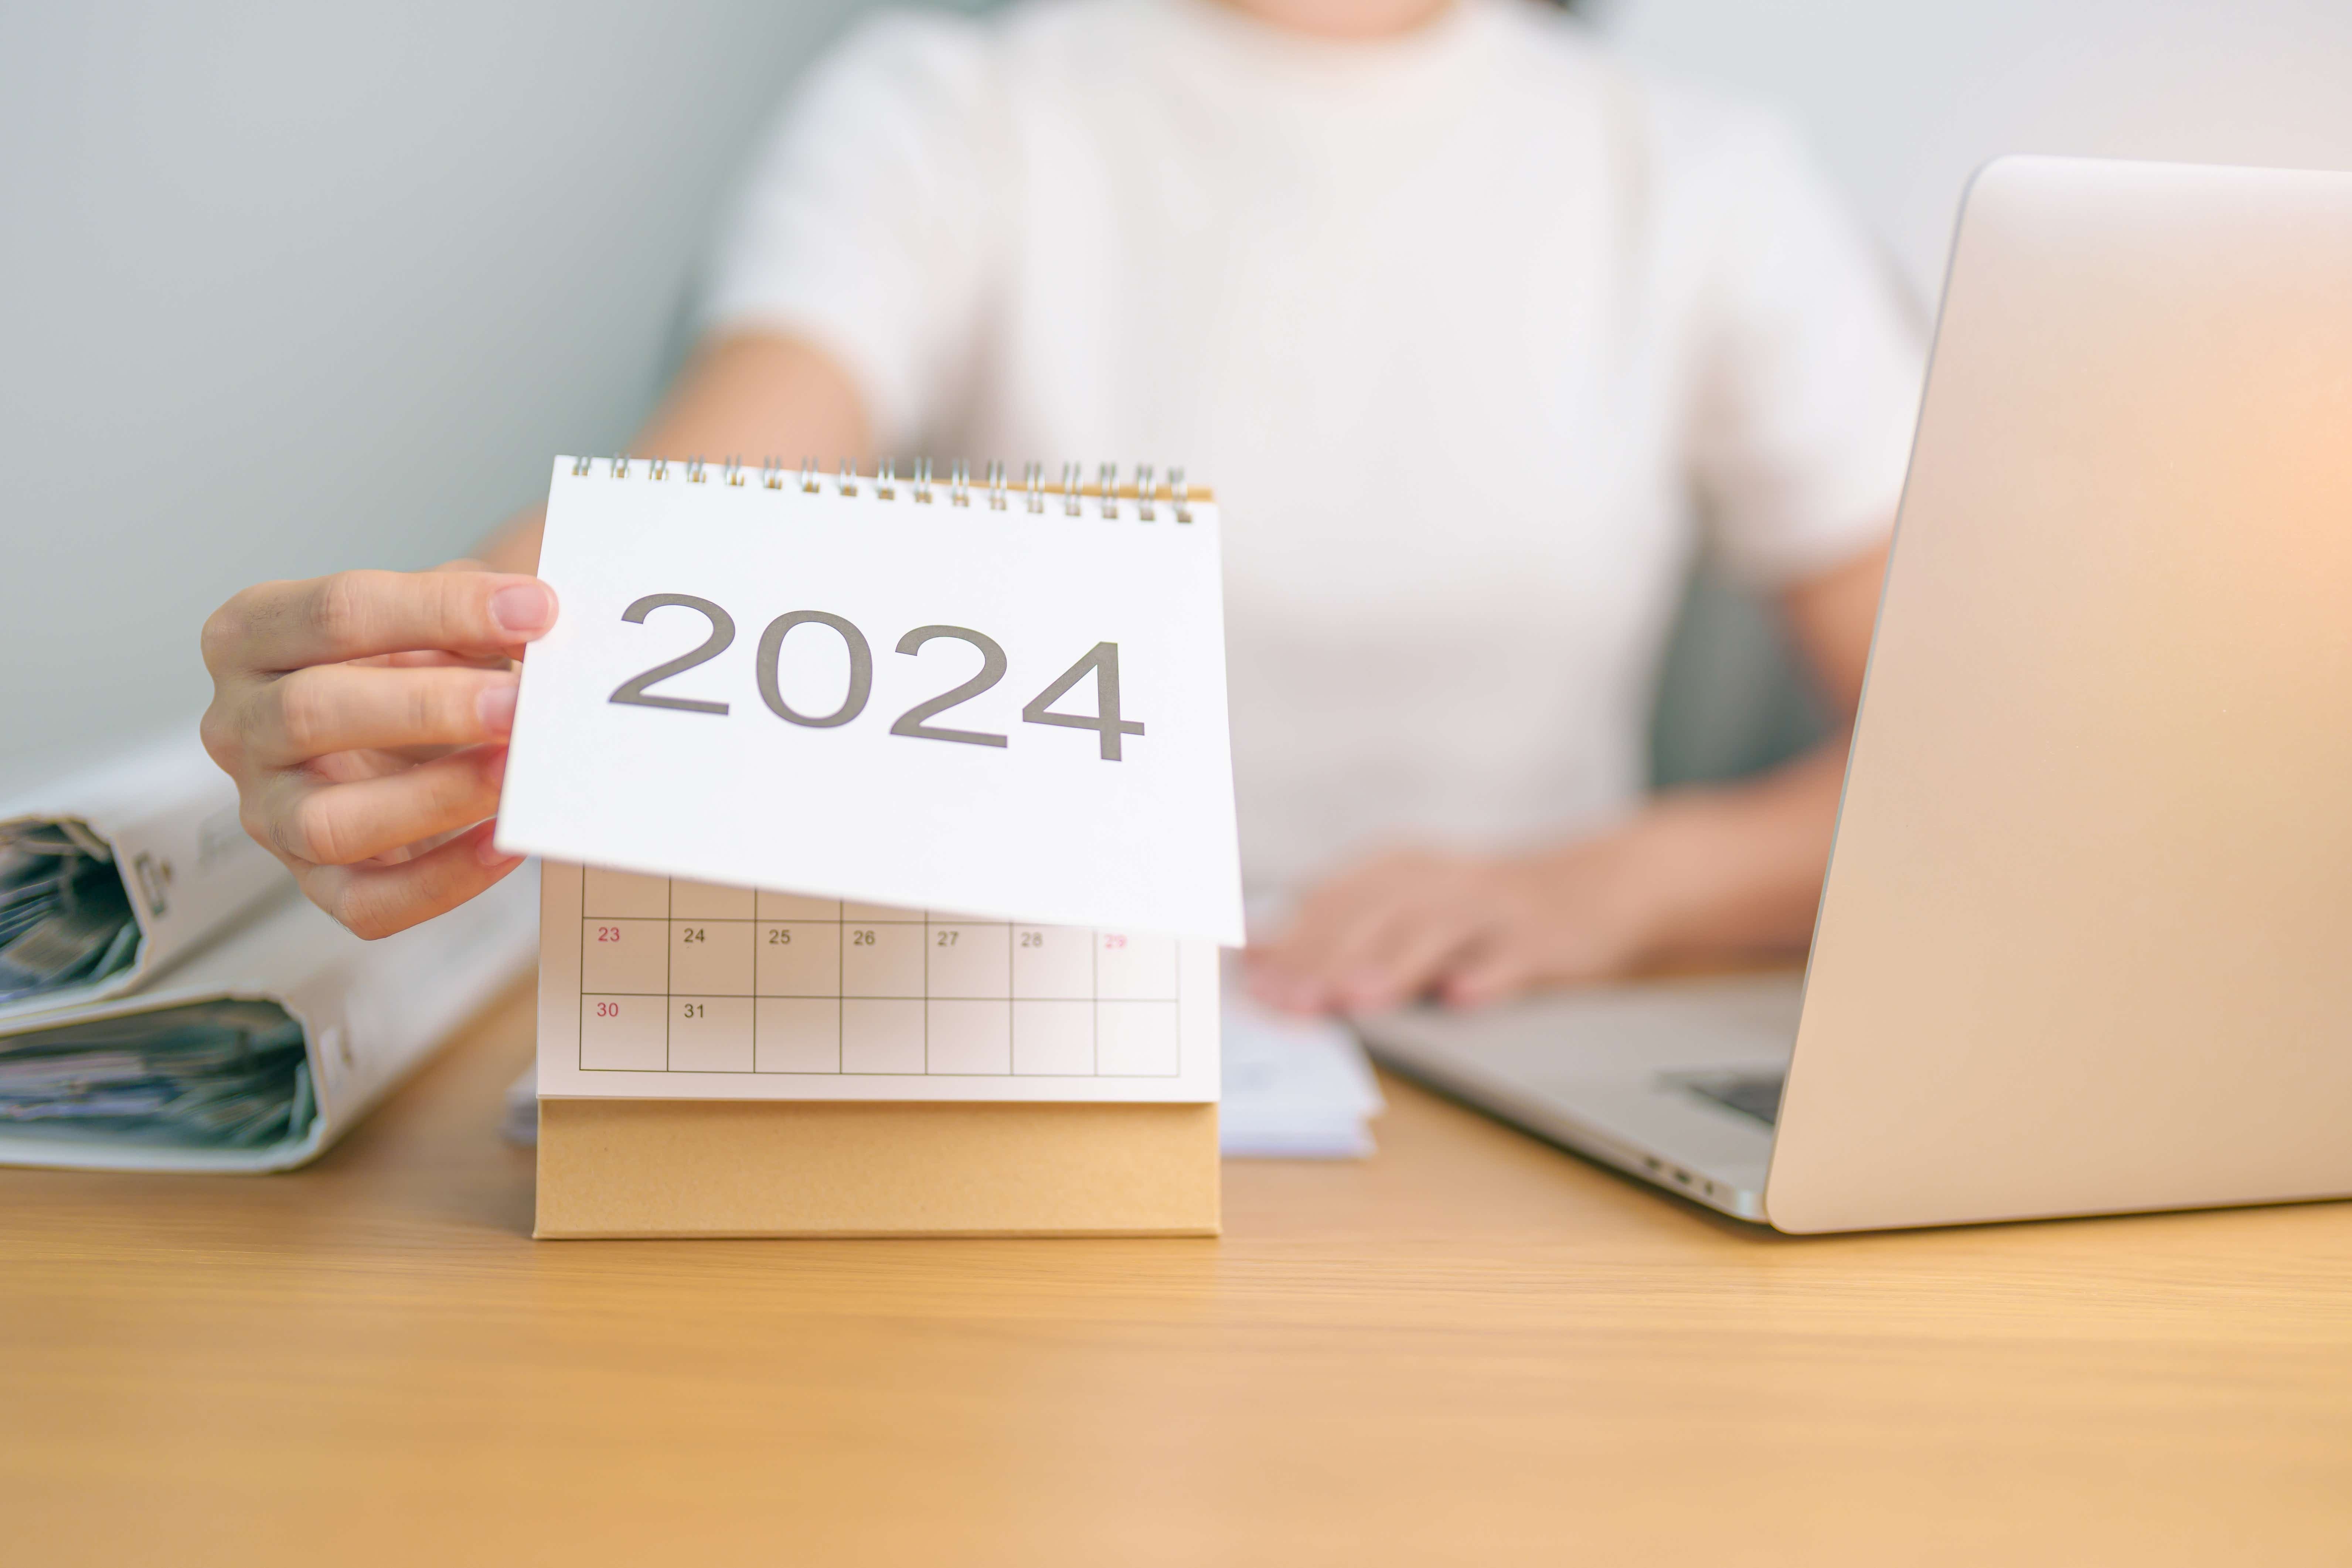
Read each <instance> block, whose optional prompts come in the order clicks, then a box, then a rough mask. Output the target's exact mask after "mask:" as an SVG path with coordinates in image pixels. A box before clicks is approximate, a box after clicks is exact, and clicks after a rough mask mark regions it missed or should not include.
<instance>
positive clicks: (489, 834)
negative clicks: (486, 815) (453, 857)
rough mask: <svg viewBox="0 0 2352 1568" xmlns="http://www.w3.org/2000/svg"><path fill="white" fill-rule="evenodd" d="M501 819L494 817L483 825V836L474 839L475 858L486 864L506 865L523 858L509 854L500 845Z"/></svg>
mask: <svg viewBox="0 0 2352 1568" xmlns="http://www.w3.org/2000/svg"><path fill="white" fill-rule="evenodd" d="M498 837H499V820H498V818H497V817H495V816H494V817H492V818H490V820H489V821H488V822H487V823H485V824H484V825H483V827H482V836H481V837H479V838H478V839H476V840H475V841H474V858H476V859H478V860H479V861H480V862H481V863H482V864H483V865H485V866H505V865H510V864H512V863H513V862H514V861H517V860H520V859H521V858H522V857H521V856H520V855H509V854H508V853H507V852H506V851H505V850H503V849H501V848H499V847H498Z"/></svg>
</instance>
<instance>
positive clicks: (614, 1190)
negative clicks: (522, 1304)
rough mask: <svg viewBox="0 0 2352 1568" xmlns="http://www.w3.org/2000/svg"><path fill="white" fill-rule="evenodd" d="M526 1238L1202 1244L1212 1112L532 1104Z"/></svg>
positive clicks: (1213, 1186) (1032, 1105) (958, 1105)
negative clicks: (534, 1215) (534, 1169)
mask: <svg viewBox="0 0 2352 1568" xmlns="http://www.w3.org/2000/svg"><path fill="white" fill-rule="evenodd" d="M539 1110H540V1116H539V1215H538V1223H537V1226H535V1228H534V1231H533V1234H534V1235H535V1236H538V1237H541V1238H542V1239H549V1240H554V1239H585V1238H590V1237H730V1236H734V1237H750V1236H773V1237H885V1236H1214V1235H1216V1234H1217V1233H1218V1228H1219V1222H1218V1168H1217V1108H1216V1107H1215V1106H1214V1105H1169V1104H1159V1105H1146V1104H1101V1103H1082V1104H1066V1103H1045V1102H1034V1101H1031V1102H1008V1101H982V1102H952V1101H938V1100H908V1101H890V1102H884V1101H872V1100H854V1101H842V1100H830V1101H820V1100H541V1102H540V1108H539Z"/></svg>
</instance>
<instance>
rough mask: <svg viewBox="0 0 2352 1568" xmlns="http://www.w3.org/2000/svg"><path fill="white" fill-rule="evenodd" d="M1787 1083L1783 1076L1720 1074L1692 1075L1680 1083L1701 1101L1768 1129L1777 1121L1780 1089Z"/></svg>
mask: <svg viewBox="0 0 2352 1568" xmlns="http://www.w3.org/2000/svg"><path fill="white" fill-rule="evenodd" d="M1788 1081H1789V1079H1788V1075H1787V1074H1786V1073H1777V1072H1758V1073H1744V1072H1740V1073H1734V1072H1722V1073H1706V1074H1698V1075H1694V1076H1692V1077H1690V1078H1686V1079H1683V1080H1682V1084H1683V1087H1684V1088H1685V1089H1689V1090H1690V1091H1691V1092H1692V1093H1693V1094H1696V1095H1697V1096H1698V1097H1699V1098H1700V1099H1701V1100H1713V1101H1715V1103H1716V1104H1717V1105H1720V1106H1723V1107H1724V1108H1725V1109H1727V1110H1736V1111H1738V1112H1739V1114H1740V1115H1742V1116H1752V1117H1754V1118H1755V1119H1756V1120H1757V1121H1761V1122H1762V1123H1763V1124H1764V1125H1765V1126H1767V1127H1769V1126H1771V1125H1772V1124H1773V1123H1774V1122H1775V1121H1779V1120H1780V1086H1781V1085H1782V1084H1785V1083H1786V1082H1788Z"/></svg>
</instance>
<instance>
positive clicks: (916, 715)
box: [610, 594, 1143, 763]
mask: <svg viewBox="0 0 2352 1568" xmlns="http://www.w3.org/2000/svg"><path fill="white" fill-rule="evenodd" d="M668 608H677V609H685V610H692V611H695V612H696V613H697V614H698V615H700V616H702V617H703V618H704V619H705V620H708V621H709V623H710V635H709V637H705V638H704V639H703V641H702V646H700V647H697V648H694V649H691V650H690V651H688V652H687V653H683V654H680V655H679V656H678V657H677V658H673V659H668V660H667V661H665V662H663V663H661V664H657V665H655V666H654V667H653V668H651V669H648V670H645V671H643V672H642V673H640V674H637V675H633V676H631V677H630V678H629V679H626V680H625V681H623V682H621V684H620V685H619V686H618V687H616V688H615V689H614V691H613V695H612V697H611V698H610V700H611V701H614V702H617V703H621V704H624V705H625V706H635V707H640V708H668V709H672V710H677V711H679V712H684V713H719V714H723V713H725V712H726V711H727V710H728V709H727V704H726V703H724V702H711V701H706V700H702V699H699V698H693V697H665V696H660V695H657V694H656V692H654V691H653V690H652V688H653V687H654V686H655V685H656V684H657V683H659V682H661V681H664V680H667V679H669V678H670V677H671V676H673V675H683V674H684V673H685V672H686V671H688V670H689V669H692V668H695V667H696V666H697V665H702V664H708V663H709V662H710V661H711V660H712V659H714V658H718V657H719V655H720V654H722V653H724V652H725V651H726V650H727V648H728V647H729V646H730V645H731V644H732V643H733V642H734V640H735V618H734V617H733V616H730V615H729V614H728V613H727V612H726V611H725V610H723V609H720V608H719V606H718V605H714V604H712V603H711V602H710V601H709V600H708V599H698V598H696V597H695V596H694V595H691V594H648V595H646V596H645V597H644V598H642V599H639V600H638V601H637V602H636V603H635V604H634V605H630V606H629V607H628V608H627V609H626V610H624V611H623V612H621V619H623V620H624V621H626V622H628V623H629V624H630V625H632V626H643V625H644V624H645V620H646V616H649V615H651V614H652V613H653V612H654V611H656V610H659V609H668ZM797 626H824V627H825V628H826V629H828V630H830V631H832V632H833V633H834V634H835V636H837V637H840V638H841V641H842V645H843V647H845V648H846V649H847V650H848V652H849V685H848V689H846V690H845V691H844V692H843V693H842V699H841V705H840V706H839V707H838V708H835V710H833V711H832V712H830V713H819V714H814V715H812V714H807V713H803V712H801V711H800V710H797V709H795V708H794V707H793V705H792V704H791V703H789V702H787V701H785V700H784V694H783V688H782V682H781V681H780V680H779V679H777V668H778V667H779V665H781V664H782V659H783V652H784V639H785V638H786V637H789V636H791V635H792V632H793V628H795V627H797ZM940 639H947V640H950V641H954V642H961V643H969V644H971V646H972V647H975V648H978V649H979V650H980V673H979V674H977V675H975V676H973V677H972V678H971V679H970V680H967V681H965V682H964V683H963V684H962V685H961V686H955V687H950V689H947V690H945V691H942V692H940V694H939V695H938V696H937V697H933V698H929V699H928V700H924V701H921V702H918V703H916V704H915V705H914V706H913V707H912V708H909V709H908V710H906V711H905V712H904V713H901V714H899V715H898V720H897V721H895V722H894V723H892V724H891V726H890V733H892V734H894V735H906V736H909V737H911V738H912V739H915V740H919V741H953V742H958V743H959V744H962V745H967V746H1002V745H1004V744H1005V743H1006V737H1004V736H1003V735H996V734H991V733H988V732H987V731H980V730H951V729H948V728H946V727H944V726H942V725H936V724H932V723H930V722H929V721H930V720H932V719H934V718H937V717H938V716H939V715H940V714H941V713H944V712H946V711H947V710H949V709H950V708H954V707H958V706H960V705H961V704H963V703H966V702H969V701H971V700H972V699H973V698H975V697H977V696H979V695H980V694H981V693H982V692H983V691H986V690H987V689H989V688H991V687H992V686H994V685H995V684H996V683H997V682H998V681H1000V680H1002V679H1004V672H1005V669H1006V668H1007V665H1006V661H1005V658H1004V649H1003V647H999V646H998V644H997V642H996V639H995V638H993V637H990V636H989V635H988V634H987V633H985V632H976V631H973V630H972V629H971V628H970V627H969V626H917V627H916V628H915V629H914V630H913V631H910V632H908V634H907V635H906V636H905V637H900V638H899V639H898V651H899V652H900V653H902V654H916V653H919V652H920V651H921V650H922V647H923V645H924V644H925V643H928V642H932V641H935V640H940ZM753 668H754V673H755V674H756V675H757V676H758V678H759V682H760V700H761V701H762V702H765V703H766V704H767V705H768V710H769V711H770V712H772V713H773V714H775V716H776V717H777V718H779V719H782V720H783V721H785V722H787V723H791V724H799V725H801V726H803V727H804V728H806V729H811V730H832V729H837V728H838V727H840V726H841V725H844V724H846V723H848V722H849V721H852V720H854V719H856V717H857V716H858V715H859V714H861V713H863V712H865V711H866V699H867V698H868V697H870V696H871V695H873V690H874V649H873V647H872V646H871V645H870V644H868V643H867V642H866V634H865V633H863V632H861V631H859V630H858V629H857V628H856V626H853V625H852V624H851V623H850V622H848V621H846V620H845V619H843V618H842V617H841V616H835V615H829V614H827V613H826V612H824V611H823V610H794V611H793V612H792V613H791V614H789V615H783V616H777V617H776V618H775V619H774V620H772V621H770V622H769V623H768V628H767V630H765V631H763V632H761V634H760V647H759V653H758V657H757V658H756V659H755V660H754V665H753ZM1090 673H1091V674H1092V675H1093V676H1094V678H1095V711H1094V712H1093V713H1090V714H1087V713H1056V712H1055V711H1054V708H1053V705H1054V704H1055V702H1057V701H1059V700H1061V699H1062V697H1063V696H1064V695H1065V694H1066V693H1067V692H1068V691H1069V690H1070V689H1071V688H1072V687H1074V686H1076V685H1077V683H1078V682H1079V681H1081V680H1083V679H1086V678H1087V675H1088V674H1090ZM1021 717H1022V720H1023V721H1024V722H1026V723H1031V724H1054V725H1059V726H1061V727H1062V728H1064V729H1069V730H1092V731H1095V733H1096V734H1097V736H1099V737H1100V738H1101V746H1102V760H1103V761H1105V762H1107V763H1116V762H1119V761H1121V760H1123V759H1122V757H1121V754H1120V747H1119V742H1120V740H1121V739H1122V738H1123V737H1125V736H1128V735H1140V734H1142V733H1143V725H1142V724H1141V722H1140V721H1137V720H1133V719H1129V718H1125V717H1122V716H1121V714H1120V712H1119V700H1118V644H1117V643H1115V642H1098V643H1097V644H1095V646H1094V647H1092V648H1090V649H1088V650H1087V653H1086V656H1085V657H1084V658H1080V659H1079V660H1078V662H1077V663H1076V664H1074V665H1072V666H1070V668H1067V669H1066V670H1064V671H1063V672H1062V673H1061V675H1060V676H1058V677H1056V678H1055V681H1054V683H1053V684H1052V685H1050V686H1048V687H1046V688H1045V690H1043V691H1040V692H1039V693H1038V694H1037V695H1036V696H1034V697H1033V698H1031V699H1030V700H1029V701H1028V703H1027V705H1026V706H1024V708H1023V709H1022V710H1021Z"/></svg>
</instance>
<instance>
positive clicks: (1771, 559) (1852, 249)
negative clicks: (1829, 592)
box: [1689, 118, 1925, 587]
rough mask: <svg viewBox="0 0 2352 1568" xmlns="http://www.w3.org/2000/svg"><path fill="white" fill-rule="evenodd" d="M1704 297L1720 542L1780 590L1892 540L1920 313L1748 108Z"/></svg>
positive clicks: (1727, 170) (1706, 439)
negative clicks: (1888, 537) (1890, 531)
mask: <svg viewBox="0 0 2352 1568" xmlns="http://www.w3.org/2000/svg"><path fill="white" fill-rule="evenodd" d="M1724 147H1725V154H1724V156H1723V157H1722V158H1721V159H1720V160H1718V161H1717V163H1716V164H1715V167H1714V170H1713V174H1714V175H1715V178H1716V179H1717V180H1718V181H1720V182H1721V184H1718V186H1717V191H1716V193H1715V194H1716V195H1717V198H1718V200H1719V204H1720V205H1719V210H1721V211H1722V212H1723V213H1724V214H1725V215H1726V225H1725V226H1724V227H1723V228H1722V229H1721V230H1720V231H1718V243H1717V249H1716V253H1715V256H1714V258H1713V260H1712V265H1711V266H1710V267H1709V268H1708V269H1707V272H1706V285H1705V287H1704V288H1703V289H1702V291H1701V296H1700V300H1699V302H1698V303H1699V321H1698V322H1697V345H1696V346H1697V363H1696V372H1697V374H1696V384H1695V396H1694V401H1693V405H1692V410H1691V426H1690V432H1689V451H1690V457H1691V463H1692V467H1693V469H1694V473H1693V479H1694V482H1695V484H1696V488H1697V489H1698V492H1699V494H1700V496H1701V498H1702V500H1703V502H1704V503H1705V507H1706V513H1707V517H1708V521H1709V526H1710V528H1711V529H1712V531H1713V542H1714V544H1715V546H1716V549H1717V552H1719V553H1720V554H1721V555H1722V557H1723V558H1724V560H1725V561H1726V563H1727V564H1728V565H1729V566H1730V567H1731V568H1732V570H1733V571H1734V572H1736V573H1738V574H1739V575H1740V576H1742V577H1744V578H1746V579H1747V580H1748V581H1749V582H1751V583H1753V584H1758V585H1759V586H1764V587H1778V586H1780V585H1783V584H1788V583H1790V582H1794V581H1797V580H1800V579H1802V578H1804V577H1807V576H1810V575H1811V574H1816V573H1819V572H1822V571H1825V570H1827V569H1829V568H1831V567H1833V566H1835V565H1837V564H1838V563H1841V562H1843V561H1846V560H1849V559H1851V558H1853V556H1855V555H1857V554H1860V553H1861V552H1863V551H1864V550H1866V549H1869V548H1871V547H1872V546H1874V545H1875V544H1877V543H1878V542H1881V541H1882V540H1884V539H1885V536H1886V531H1887V529H1888V527H1889V525H1890V524H1891V523H1892V521H1893V520H1894V517H1895V505H1896V503H1897V501H1898V500H1900V499H1901V496H1902V490H1903V476H1904V470H1905V468H1906V465H1907V463H1908V461H1909V458H1910V447H1911V431H1912V426H1913V424H1914V422H1915V420H1916V415H1917V411H1918V403H1919V389H1920V383H1921V377H1922V374H1923V369H1924V362H1925V345H1924V341H1923V339H1924V333H1923V332H1922V331H1921V328H1920V324H1919V321H1918V320H1917V312H1916V310H1914V309H1912V308H1911V307H1910V305H1909V302H1908V301H1907V300H1906V299H1905V297H1904V296H1903V294H1902V293H1901V291H1900V285H1899V283H1898V282H1897V281H1896V279H1895V275H1894V273H1893V272H1892V271H1891V269H1890V268H1888V266H1887V265H1886V264H1885V262H1884V261H1883V260H1882V259H1881V258H1880V256H1879V255H1878V253H1877V251H1876V249H1875V247H1874V246H1873V245H1872V243H1871V241H1870V240H1869V239H1868V238H1867V237H1865V236H1864V233H1863V232H1862V231H1861V229H1860V228H1859V226H1857V225H1855V224H1854V223H1853V221H1852V220H1851V219H1850V218H1849V217H1848V216H1847V215H1846V214H1845V212H1844V211H1843V208H1842V207H1841V206H1840V205H1839V203H1838V202H1837V200H1836V199H1835V197H1834V196H1833V195H1832V193H1831V191H1830V189H1829V187H1828V184H1827V183H1826V181H1824V180H1823V179H1822V176H1821V175H1820V174H1818V173H1817V172H1816V171H1815V170H1814V168H1813V166H1812V164H1811V162H1810V161H1809V160H1808V159H1807V158H1806V157H1805V155H1804V153H1803V152H1802V151H1801V148H1800V147H1799V145H1798V143H1797V142H1796V139H1795V138H1794V137H1793V136H1792V135H1790V133H1789V132H1787V131H1785V130H1784V129H1782V128H1781V127H1780V125H1779V124H1778V123H1777V122H1775V121H1770V120H1768V119H1762V118H1753V119H1750V118H1743V119H1742V120H1740V121H1738V123H1737V125H1736V126H1735V127H1734V128H1732V131H1731V133H1730V134H1728V135H1727V136H1726V137H1725V139H1724Z"/></svg>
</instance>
